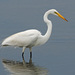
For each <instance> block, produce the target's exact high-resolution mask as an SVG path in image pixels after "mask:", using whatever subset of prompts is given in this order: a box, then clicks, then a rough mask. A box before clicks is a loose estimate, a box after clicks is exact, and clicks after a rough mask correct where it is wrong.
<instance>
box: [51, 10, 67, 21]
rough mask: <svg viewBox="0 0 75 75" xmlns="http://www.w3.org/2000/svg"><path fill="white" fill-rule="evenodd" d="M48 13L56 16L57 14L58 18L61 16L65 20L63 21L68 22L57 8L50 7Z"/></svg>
mask: <svg viewBox="0 0 75 75" xmlns="http://www.w3.org/2000/svg"><path fill="white" fill-rule="evenodd" d="M50 14H53V15H56V16H58V17H60V18H62V19H63V20H65V21H67V22H68V20H66V19H65V18H64V17H63V16H62V15H61V14H60V13H59V12H58V11H57V10H55V9H51V10H50Z"/></svg>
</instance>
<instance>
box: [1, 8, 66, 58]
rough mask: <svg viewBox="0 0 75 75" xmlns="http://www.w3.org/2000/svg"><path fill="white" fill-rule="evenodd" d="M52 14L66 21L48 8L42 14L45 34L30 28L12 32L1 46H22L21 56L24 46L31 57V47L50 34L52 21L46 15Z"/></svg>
mask: <svg viewBox="0 0 75 75" xmlns="http://www.w3.org/2000/svg"><path fill="white" fill-rule="evenodd" d="M49 14H53V15H56V16H58V17H60V18H62V19H64V20H65V21H67V20H66V19H65V18H64V17H63V16H62V15H61V14H59V13H58V11H57V10H55V9H51V10H48V11H47V12H46V13H45V14H44V17H43V19H44V22H45V23H46V24H47V27H48V29H47V32H46V33H45V35H41V32H40V31H38V30H36V29H30V30H26V31H22V32H19V33H16V34H13V35H11V36H9V37H7V38H6V39H5V40H4V41H3V42H2V46H18V47H23V50H22V57H24V51H25V49H26V48H29V49H30V58H32V47H33V46H38V45H42V44H44V43H46V42H47V41H48V39H49V37H50V35H51V32H52V22H51V21H50V20H49V19H48V15H49Z"/></svg>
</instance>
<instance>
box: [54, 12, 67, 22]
mask: <svg viewBox="0 0 75 75" xmlns="http://www.w3.org/2000/svg"><path fill="white" fill-rule="evenodd" d="M55 13H56V14H57V15H58V16H59V17H60V18H62V19H63V20H65V21H67V22H68V20H66V19H65V18H64V17H63V16H62V15H61V14H59V13H58V12H55Z"/></svg>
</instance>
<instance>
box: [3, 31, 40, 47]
mask: <svg viewBox="0 0 75 75" xmlns="http://www.w3.org/2000/svg"><path fill="white" fill-rule="evenodd" d="M40 34H41V33H40V32H39V31H37V30H27V31H23V32H19V33H16V34H14V35H11V36H9V37H8V38H6V39H5V40H4V41H3V43H2V44H3V45H13V46H29V45H33V44H34V43H35V42H36V40H37V39H38V36H39V35H40Z"/></svg>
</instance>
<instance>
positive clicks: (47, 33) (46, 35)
mask: <svg viewBox="0 0 75 75" xmlns="http://www.w3.org/2000/svg"><path fill="white" fill-rule="evenodd" d="M49 14H50V11H47V12H46V13H45V14H44V22H45V23H46V24H47V27H48V29H47V32H46V34H45V35H44V43H45V42H47V40H48V39H49V37H50V35H51V31H52V22H51V21H50V20H49V19H48V15H49Z"/></svg>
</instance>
